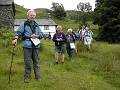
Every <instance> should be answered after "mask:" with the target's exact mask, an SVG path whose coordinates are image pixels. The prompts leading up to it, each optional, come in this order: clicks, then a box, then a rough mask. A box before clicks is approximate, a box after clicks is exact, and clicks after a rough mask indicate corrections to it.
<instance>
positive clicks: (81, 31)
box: [79, 26, 85, 42]
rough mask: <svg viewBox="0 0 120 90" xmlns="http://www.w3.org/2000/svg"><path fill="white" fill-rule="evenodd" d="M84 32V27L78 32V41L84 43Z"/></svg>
mask: <svg viewBox="0 0 120 90" xmlns="http://www.w3.org/2000/svg"><path fill="white" fill-rule="evenodd" d="M84 32H85V26H83V27H82V29H81V30H80V31H79V33H80V40H81V41H82V42H84Z"/></svg>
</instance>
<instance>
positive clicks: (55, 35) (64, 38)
mask: <svg viewBox="0 0 120 90" xmlns="http://www.w3.org/2000/svg"><path fill="white" fill-rule="evenodd" d="M60 38H61V39H62V40H61V41H57V39H60ZM52 40H53V41H54V42H55V46H62V45H63V44H65V43H66V36H65V34H64V33H63V32H56V33H55V34H54V36H53V39H52Z"/></svg>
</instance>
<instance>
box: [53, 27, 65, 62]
mask: <svg viewBox="0 0 120 90" xmlns="http://www.w3.org/2000/svg"><path fill="white" fill-rule="evenodd" d="M52 40H53V41H54V42H55V63H56V64H58V63H62V64H63V63H64V57H65V56H64V53H65V43H66V36H65V34H64V33H63V31H62V26H57V28H56V33H55V34H54V35H53V39H52Z"/></svg>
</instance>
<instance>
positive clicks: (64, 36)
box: [63, 33, 67, 42]
mask: <svg viewBox="0 0 120 90" xmlns="http://www.w3.org/2000/svg"><path fill="white" fill-rule="evenodd" d="M66 40H67V38H66V35H65V34H64V33H63V42H66Z"/></svg>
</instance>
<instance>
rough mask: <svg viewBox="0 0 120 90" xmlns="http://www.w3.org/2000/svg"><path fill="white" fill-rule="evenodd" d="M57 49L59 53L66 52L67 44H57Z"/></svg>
mask: <svg viewBox="0 0 120 90" xmlns="http://www.w3.org/2000/svg"><path fill="white" fill-rule="evenodd" d="M55 51H56V52H58V53H65V45H61V46H55Z"/></svg>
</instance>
